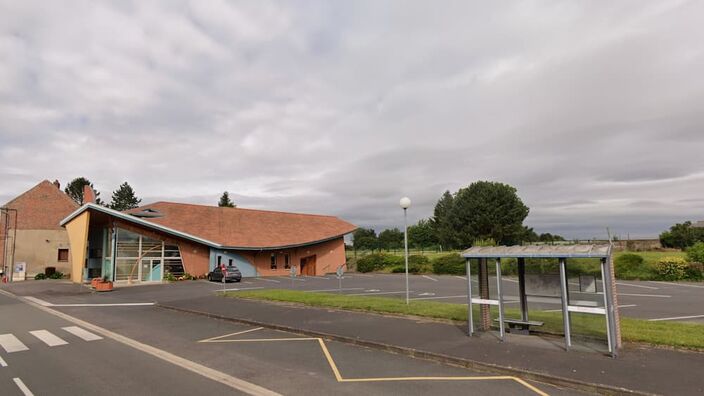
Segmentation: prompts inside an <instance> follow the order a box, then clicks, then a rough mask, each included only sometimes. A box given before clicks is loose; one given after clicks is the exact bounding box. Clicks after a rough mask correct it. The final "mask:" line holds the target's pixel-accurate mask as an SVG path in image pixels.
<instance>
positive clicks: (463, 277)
mask: <svg viewBox="0 0 704 396" xmlns="http://www.w3.org/2000/svg"><path fill="white" fill-rule="evenodd" d="M455 278H459V279H464V280H467V277H466V276H459V275H455Z"/></svg>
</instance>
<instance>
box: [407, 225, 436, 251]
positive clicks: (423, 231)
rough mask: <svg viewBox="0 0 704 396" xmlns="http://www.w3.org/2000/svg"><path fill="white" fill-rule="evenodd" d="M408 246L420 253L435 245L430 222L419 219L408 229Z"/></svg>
mask: <svg viewBox="0 0 704 396" xmlns="http://www.w3.org/2000/svg"><path fill="white" fill-rule="evenodd" d="M408 244H409V245H411V246H413V247H414V248H416V249H420V250H421V251H423V249H425V248H428V247H430V246H433V245H436V244H437V238H435V233H434V232H433V225H432V223H431V220H425V219H421V220H418V223H416V224H414V225H412V226H410V227H408Z"/></svg>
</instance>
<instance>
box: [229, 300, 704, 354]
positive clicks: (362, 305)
mask: <svg viewBox="0 0 704 396" xmlns="http://www.w3.org/2000/svg"><path fill="white" fill-rule="evenodd" d="M225 296H227V297H235V298H251V299H258V300H269V301H282V302H293V303H299V304H304V305H309V306H316V307H330V308H338V309H346V310H354V311H366V312H377V313H389V314H399V315H414V316H422V317H428V318H438V319H448V320H457V321H467V306H466V305H464V304H449V303H439V302H431V301H412V302H411V304H410V305H406V303H405V301H404V300H401V299H395V298H385V297H372V296H346V295H340V294H332V293H305V292H302V291H298V290H277V289H274V290H244V291H236V292H227V293H225ZM494 311H496V309H493V310H492V314H495V316H496V314H497V313H496V312H494ZM473 312H474V313H475V314H478V312H479V308H478V307H474V311H473ZM506 317H508V318H511V317H515V318H518V317H520V314H519V312H518V310H517V309H506ZM530 319H531V320H538V321H542V322H545V325H544V326H543V327H542V328H541V329H542V331H546V332H551V333H561V332H562V314H561V313H558V312H543V311H535V312H531V313H530ZM571 319H572V332H573V334H575V335H585V336H592V337H601V338H604V339H605V338H606V330H605V324H604V318H603V317H602V316H597V315H589V314H572V315H571ZM621 330H622V336H623V341H627V342H640V343H648V344H653V345H666V346H672V347H680V348H688V349H704V326H702V325H698V324H691V323H678V322H667V323H665V322H648V321H646V320H640V319H632V318H621Z"/></svg>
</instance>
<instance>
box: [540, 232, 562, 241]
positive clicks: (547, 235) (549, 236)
mask: <svg viewBox="0 0 704 396" xmlns="http://www.w3.org/2000/svg"><path fill="white" fill-rule="evenodd" d="M538 240H539V241H540V242H558V241H564V240H565V238H563V237H561V236H560V235H557V234H551V233H549V232H545V233H542V234H540V236H538Z"/></svg>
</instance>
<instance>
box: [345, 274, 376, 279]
mask: <svg viewBox="0 0 704 396" xmlns="http://www.w3.org/2000/svg"><path fill="white" fill-rule="evenodd" d="M352 276H361V277H363V278H373V277H374V275H367V274H354V275H349V277H350V278H351V277H352Z"/></svg>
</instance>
